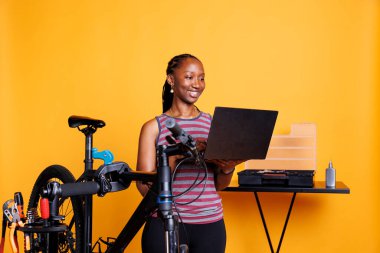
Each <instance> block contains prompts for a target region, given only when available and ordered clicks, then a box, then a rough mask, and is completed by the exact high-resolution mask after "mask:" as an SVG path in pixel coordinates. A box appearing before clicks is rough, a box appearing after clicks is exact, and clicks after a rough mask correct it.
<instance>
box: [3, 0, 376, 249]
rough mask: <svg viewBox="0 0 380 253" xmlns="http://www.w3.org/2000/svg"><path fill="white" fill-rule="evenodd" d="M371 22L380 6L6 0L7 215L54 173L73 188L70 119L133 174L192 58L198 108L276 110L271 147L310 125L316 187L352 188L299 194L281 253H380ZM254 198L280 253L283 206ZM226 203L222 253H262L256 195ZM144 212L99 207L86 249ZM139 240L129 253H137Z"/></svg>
mask: <svg viewBox="0 0 380 253" xmlns="http://www.w3.org/2000/svg"><path fill="white" fill-rule="evenodd" d="M379 8H380V7H379V1H376V0H347V1H341V0H319V1H317V0H315V1H311V0H307V1H304V0H298V1H296V0H289V1H274V0H269V1H262V0H234V1H230V0H226V1H205V0H194V1H173V0H165V1H163V0H162V1H100V0H91V1H74V0H66V1H63V0H54V1H51V0H39V1H35V0H29V1H27V0H23V1H21V0H20V1H11V0H1V1H0V140H1V146H0V147H1V150H0V151H1V152H0V172H1V176H0V200H1V202H2V203H3V202H5V201H6V200H7V199H9V198H11V197H12V196H13V193H14V192H15V191H21V192H22V193H23V194H24V199H25V201H27V200H28V199H29V194H30V190H31V189H32V186H33V183H34V180H35V179H36V178H37V176H38V174H39V173H40V172H41V171H42V170H43V169H44V168H45V167H47V166H48V165H50V164H61V165H64V166H66V167H68V168H69V169H70V170H71V171H72V172H73V174H74V175H75V176H79V175H80V174H81V172H82V170H83V156H84V153H83V149H84V144H83V143H84V137H83V136H82V134H81V133H79V132H78V131H76V130H75V129H70V128H69V127H68V126H67V118H68V117H69V116H70V115H73V114H76V115H86V116H90V117H95V118H101V119H103V120H104V121H105V122H106V123H107V126H106V127H105V128H104V129H101V130H99V131H98V132H97V133H96V134H95V141H94V144H95V146H96V147H98V148H99V149H110V150H111V151H112V152H113V153H114V155H115V158H116V160H119V161H125V162H127V163H128V164H129V165H130V166H131V167H133V168H134V166H135V164H136V154H137V142H138V135H139V130H140V127H141V125H142V124H143V123H144V122H145V121H147V120H148V119H150V118H152V117H153V116H154V115H157V114H159V113H161V89H162V85H163V83H164V79H165V68H166V64H167V62H168V61H169V59H170V58H171V57H172V56H174V55H176V54H180V53H192V54H194V55H196V56H197V57H199V58H200V59H201V60H202V61H203V63H204V66H205V71H206V81H207V88H206V91H205V93H204V95H203V96H202V98H201V99H200V101H199V102H198V104H197V105H198V107H199V108H201V109H202V110H204V111H208V112H213V108H214V106H218V105H219V106H231V107H245V108H257V109H275V110H279V111H280V113H279V117H278V121H277V125H276V129H275V133H278V134H286V133H287V132H288V131H289V126H290V124H291V123H294V122H315V123H316V124H317V131H318V133H317V134H318V137H317V141H318V144H317V146H318V150H317V158H318V170H317V174H316V180H323V179H324V169H325V167H326V166H327V164H328V161H329V160H330V159H331V160H332V161H333V163H334V166H335V168H336V170H337V179H338V180H339V181H344V182H345V183H346V184H347V185H348V186H349V187H350V188H351V194H350V195H338V194H337V195H333V194H319V195H318V194H299V195H298V197H297V199H296V202H295V206H294V210H293V213H292V216H291V217H290V223H289V226H288V231H287V233H286V235H285V238H284V242H283V244H282V248H281V252H284V253H286V252H292V253H293V252H305V251H307V252H325V253H328V252H373V253H375V252H379V251H380V243H379V240H378V235H379V233H380V222H379V216H380V210H379V206H380V205H379V180H380V173H379V168H380V166H379V165H380V160H379V148H380V147H379V137H380V136H379V129H380V122H379V105H380V102H379V98H380V95H379V77H380V76H379V66H380V63H379V59H380V53H379V52H380V50H379V49H380V44H379V38H380V33H379V31H380V27H379V22H380V19H379V15H380V9H379ZM239 169H240V170H241V169H243V167H242V166H240V167H239ZM236 178H237V177H236V175H235V176H234V179H236ZM261 196H262V199H263V200H262V201H263V203H262V205H263V208H264V211H265V212H266V215H267V220H268V226H269V230H270V231H271V233H272V237H273V238H272V239H273V241H274V244H275V246H276V245H277V241H278V239H279V237H280V233H281V227H282V225H283V221H284V218H285V213H286V209H287V205H288V202H289V201H290V195H288V194H276V193H272V194H269V193H267V194H262V195H261ZM222 197H223V201H224V208H225V220H226V225H227V231H228V243H227V252H269V247H268V245H267V242H266V238H265V233H264V230H263V227H262V224H261V220H260V217H259V213H258V211H257V207H256V204H255V202H254V199H253V196H252V194H249V193H239V194H238V193H222ZM140 199H141V197H140V196H139V194H138V192H137V191H136V189H135V186H134V185H132V186H131V187H130V189H128V190H127V191H124V192H119V193H114V194H109V195H106V197H105V198H96V200H95V212H94V215H95V217H94V219H95V220H94V221H95V223H94V232H93V234H94V240H96V239H97V237H99V236H115V235H116V234H117V233H118V232H119V231H120V229H121V228H122V226H123V223H124V222H125V221H126V220H127V219H128V218H129V216H130V214H131V213H132V212H133V210H134V208H135V207H136V206H137V204H138V203H139V201H140ZM140 236H141V235H140V234H138V236H137V237H136V238H135V239H134V240H133V242H132V243H131V245H130V246H129V247H128V248H127V250H126V252H139V251H140V249H139V247H140ZM7 247H8V246H7ZM8 250H9V248H8Z"/></svg>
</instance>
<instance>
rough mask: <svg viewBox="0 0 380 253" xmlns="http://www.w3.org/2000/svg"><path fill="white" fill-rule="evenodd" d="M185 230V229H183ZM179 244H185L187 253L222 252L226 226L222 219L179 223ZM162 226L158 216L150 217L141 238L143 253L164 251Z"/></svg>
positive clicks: (224, 245) (224, 244) (224, 246)
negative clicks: (187, 248)
mask: <svg viewBox="0 0 380 253" xmlns="http://www.w3.org/2000/svg"><path fill="white" fill-rule="evenodd" d="M185 230H186V231H185ZM179 238H180V244H187V245H188V247H189V253H205V252H207V253H224V251H225V248H226V228H225V226H224V220H223V219H222V220H220V221H217V222H214V223H209V224H199V225H198V224H183V223H180V224H179ZM164 240H165V237H164V226H163V222H162V220H161V219H159V218H150V219H149V220H148V221H147V223H146V224H145V227H144V231H143V234H142V238H141V246H142V252H143V253H161V252H162V253H164V252H165V244H164Z"/></svg>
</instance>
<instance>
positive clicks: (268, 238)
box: [254, 192, 296, 253]
mask: <svg viewBox="0 0 380 253" xmlns="http://www.w3.org/2000/svg"><path fill="white" fill-rule="evenodd" d="M254 195H255V199H256V203H257V207H258V208H259V212H260V216H261V221H262V222H263V225H264V229H265V234H266V236H267V240H268V243H269V247H270V250H271V253H274V250H273V245H272V240H271V239H270V235H269V231H268V227H267V224H266V222H265V217H264V213H263V210H262V208H261V204H260V199H259V195H258V194H257V192H254ZM295 198H296V192H294V193H293V196H292V200H291V201H290V206H289V209H288V213H287V215H286V219H285V224H284V227H283V228H282V233H281V237H280V241H279V243H278V246H277V250H276V253H279V252H280V248H281V244H282V240H283V239H284V235H285V231H286V228H287V226H288V222H289V217H290V214H291V212H292V209H293V204H294V201H295Z"/></svg>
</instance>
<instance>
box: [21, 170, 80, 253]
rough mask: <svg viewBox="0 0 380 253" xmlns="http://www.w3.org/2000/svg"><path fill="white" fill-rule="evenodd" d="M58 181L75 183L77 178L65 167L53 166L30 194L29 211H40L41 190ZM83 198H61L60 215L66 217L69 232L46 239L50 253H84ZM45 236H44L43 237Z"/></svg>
mask: <svg viewBox="0 0 380 253" xmlns="http://www.w3.org/2000/svg"><path fill="white" fill-rule="evenodd" d="M52 181H56V182H58V183H60V184H65V183H74V182H75V178H74V176H73V175H72V173H71V172H70V171H69V170H68V169H66V168H65V167H63V166H60V165H51V166H49V167H47V168H46V169H45V170H44V171H42V172H41V174H40V175H39V176H38V178H37V180H36V182H35V183H34V186H33V189H32V192H31V194H30V199H29V204H28V210H31V209H32V208H37V210H38V209H39V202H40V193H41V189H42V188H44V187H46V185H47V184H48V183H49V182H52ZM81 203H82V201H81V197H68V198H67V197H66V198H63V197H60V198H59V215H62V216H64V217H65V223H66V224H67V226H68V228H69V230H68V231H66V232H62V233H58V234H55V235H53V236H48V237H46V238H49V239H46V238H45V243H47V244H49V245H46V246H47V247H46V248H48V249H50V250H49V251H48V252H49V253H56V252H58V253H68V252H72V253H80V252H82V248H83V245H82V238H83V229H82V227H83V211H82V205H81ZM42 236H43V235H42Z"/></svg>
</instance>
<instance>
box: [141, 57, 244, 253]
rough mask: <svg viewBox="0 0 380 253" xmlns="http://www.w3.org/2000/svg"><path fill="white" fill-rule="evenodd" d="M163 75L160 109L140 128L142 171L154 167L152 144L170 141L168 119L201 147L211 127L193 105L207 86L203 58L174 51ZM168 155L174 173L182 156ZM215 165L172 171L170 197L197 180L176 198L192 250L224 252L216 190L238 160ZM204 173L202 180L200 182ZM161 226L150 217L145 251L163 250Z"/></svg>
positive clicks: (144, 188)
mask: <svg viewBox="0 0 380 253" xmlns="http://www.w3.org/2000/svg"><path fill="white" fill-rule="evenodd" d="M166 74H167V76H166V82H165V84H164V87H163V95H162V96H163V114H161V115H159V116H157V117H156V118H154V119H152V120H150V121H148V122H146V123H145V124H144V125H143V127H142V129H141V133H140V139H139V150H138V159H137V169H138V170H140V171H146V172H151V171H155V170H156V148H157V146H158V145H163V144H168V143H167V140H166V138H165V137H166V136H167V135H170V132H169V130H168V129H167V128H166V126H165V121H166V120H167V119H169V118H173V119H175V121H176V122H177V124H178V125H180V127H181V128H182V129H183V130H185V131H186V132H187V133H188V134H190V135H191V136H193V137H194V138H195V139H196V140H197V142H198V147H201V146H203V148H204V145H202V144H204V143H205V142H204V141H205V140H206V139H207V136H208V132H209V129H210V124H211V116H210V115H209V114H207V113H204V112H202V111H200V110H199V109H198V108H197V107H196V106H195V105H194V103H195V102H197V100H198V99H199V97H200V96H201V95H202V92H203V91H204V89H205V73H204V69H203V65H202V63H201V61H200V60H199V59H197V58H196V57H195V56H193V55H190V54H182V55H178V56H175V57H174V58H173V59H171V60H170V61H169V63H168V67H167V70H166ZM171 158H172V159H170V165H171V166H170V167H171V169H172V172H173V168H174V167H175V166H176V165H177V163H178V161H179V160H175V159H176V158H178V159H179V158H181V157H178V156H177V157H175V158H174V159H173V157H171ZM215 164H216V166H211V167H213V169H210V168H209V169H208V170H207V173H206V171H205V170H204V169H203V170H202V169H200V168H199V166H197V165H195V164H194V163H192V164H190V165H189V163H184V164H183V166H180V167H179V169H178V170H177V171H176V174H175V176H174V175H173V177H174V180H173V185H172V190H173V196H176V195H177V194H181V193H183V192H184V190H186V189H189V188H190V187H191V186H192V185H193V186H194V184H193V181H194V180H195V181H197V182H200V183H196V184H195V187H193V188H191V190H190V191H189V192H187V193H185V194H183V195H181V196H180V197H178V198H175V199H174V201H175V206H174V207H175V210H176V214H178V216H179V219H180V222H181V225H180V226H179V230H180V239H181V242H180V243H181V244H182V243H185V244H187V245H188V247H189V252H191V253H197V252H200V253H205V252H208V253H213V252H215V253H222V252H224V251H225V246H226V230H225V225H224V221H223V208H222V203H221V199H220V197H219V195H218V193H217V190H222V189H224V188H225V187H227V186H228V184H229V183H230V181H231V177H232V174H233V172H234V166H235V165H236V164H237V162H233V161H216V162H215ZM209 167H210V166H209ZM200 170H201V172H200ZM202 173H203V174H202ZM200 174H202V175H200ZM202 177H203V179H205V180H203V181H202ZM206 177H207V179H206ZM137 187H138V189H139V191H140V193H141V194H142V195H143V196H144V195H145V194H146V193H147V191H148V190H149V186H148V185H146V184H143V183H141V182H138V183H137ZM163 231H164V228H163V223H162V221H161V220H160V219H159V218H157V217H150V218H149V219H148V221H147V223H146V225H145V228H144V231H143V236H142V250H143V252H144V253H149V252H164V249H165V246H164V232H163Z"/></svg>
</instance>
